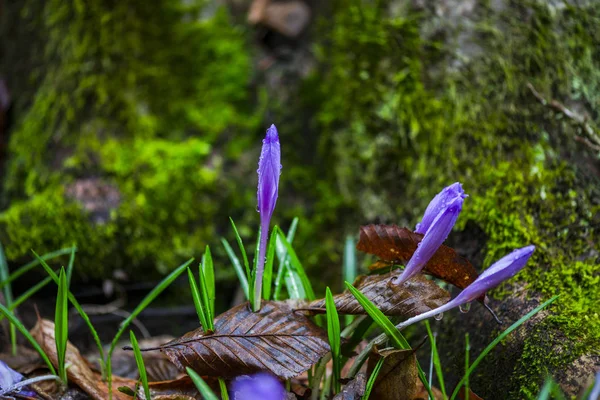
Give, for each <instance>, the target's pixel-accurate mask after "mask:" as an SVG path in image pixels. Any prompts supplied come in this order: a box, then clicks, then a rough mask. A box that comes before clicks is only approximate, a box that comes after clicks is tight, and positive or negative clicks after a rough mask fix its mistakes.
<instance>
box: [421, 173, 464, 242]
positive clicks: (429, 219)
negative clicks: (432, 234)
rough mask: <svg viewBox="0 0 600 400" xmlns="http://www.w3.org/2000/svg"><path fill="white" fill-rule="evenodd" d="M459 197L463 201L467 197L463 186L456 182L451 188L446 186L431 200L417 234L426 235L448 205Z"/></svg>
mask: <svg viewBox="0 0 600 400" xmlns="http://www.w3.org/2000/svg"><path fill="white" fill-rule="evenodd" d="M457 197H460V198H462V199H465V198H466V197H467V195H466V194H465V192H464V190H463V188H462V184H461V183H459V182H455V183H453V184H452V185H450V186H446V187H445V188H444V189H443V190H442V191H441V192H439V193H438V194H437V195H436V196H435V197H434V198H433V200H431V202H429V205H428V206H427V209H426V210H425V214H424V215H423V219H422V220H421V222H420V223H418V224H417V226H416V228H415V232H417V233H421V234H425V232H427V230H428V229H429V227H430V226H431V224H432V223H433V221H434V220H435V218H436V217H437V216H438V215H439V213H440V212H441V211H442V210H443V209H444V208H446V206H447V203H448V202H450V201H452V200H454V199H456V198H457Z"/></svg>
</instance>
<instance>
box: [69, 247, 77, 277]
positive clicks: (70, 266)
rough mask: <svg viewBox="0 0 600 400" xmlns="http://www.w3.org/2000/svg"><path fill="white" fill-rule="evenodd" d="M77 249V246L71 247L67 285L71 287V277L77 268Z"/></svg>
mask: <svg viewBox="0 0 600 400" xmlns="http://www.w3.org/2000/svg"><path fill="white" fill-rule="evenodd" d="M75 249H76V247H75V246H73V247H71V255H70V256H69V264H68V266H67V283H68V284H69V287H70V286H71V276H73V267H74V266H75Z"/></svg>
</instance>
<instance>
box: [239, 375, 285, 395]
mask: <svg viewBox="0 0 600 400" xmlns="http://www.w3.org/2000/svg"><path fill="white" fill-rule="evenodd" d="M231 398H232V400H284V399H285V398H286V391H285V389H284V387H283V385H282V384H281V382H280V381H279V379H277V378H275V377H274V376H273V375H270V374H267V373H258V374H256V375H242V376H238V377H237V378H235V379H234V380H233V382H232V384H231Z"/></svg>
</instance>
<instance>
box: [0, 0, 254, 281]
mask: <svg viewBox="0 0 600 400" xmlns="http://www.w3.org/2000/svg"><path fill="white" fill-rule="evenodd" d="M208 3H209V2H206V1H202V0H199V1H191V2H189V1H185V2H184V1H181V2H178V1H156V2H152V3H151V4H149V3H147V2H144V1H137V0H128V1H122V2H119V3H118V4H112V3H107V2H105V1H101V0H99V1H92V2H85V4H84V2H78V1H75V2H68V3H65V2H61V1H47V2H39V1H35V0H30V1H24V2H18V3H11V4H6V5H5V6H4V7H5V9H4V10H3V12H4V14H3V16H2V17H3V24H2V25H3V35H2V37H3V38H4V39H3V40H4V43H3V50H4V52H3V53H4V54H3V58H2V65H1V67H0V71H2V73H3V74H5V75H6V76H7V78H8V81H9V83H10V90H11V92H12V93H13V97H14V98H15V103H14V107H13V108H14V115H15V116H16V120H15V121H14V124H13V126H12V130H11V131H10V143H9V153H10V157H9V158H8V160H7V161H6V163H5V164H4V166H3V167H4V170H5V171H6V173H5V176H4V178H3V192H2V193H3V195H2V203H3V208H4V209H3V211H2V212H1V213H0V239H1V240H2V243H3V245H4V246H5V249H6V253H7V256H8V258H9V260H10V261H12V262H17V261H22V260H28V259H30V258H31V257H32V255H31V252H30V250H31V249H34V250H35V251H36V252H38V253H43V252H47V251H51V250H55V249H57V248H60V247H63V246H68V245H70V244H71V243H76V244H77V245H78V248H79V257H78V260H79V262H78V268H77V272H76V273H78V274H79V275H80V276H84V277H86V278H105V277H108V276H110V275H111V272H112V271H114V270H115V269H124V270H126V271H127V272H128V273H131V274H133V275H135V274H136V273H138V272H139V271H142V270H144V271H145V274H146V275H145V276H146V277H150V276H152V275H155V276H158V275H159V273H165V272H166V271H168V270H170V269H172V268H174V267H176V266H177V265H178V264H179V263H181V262H183V261H185V260H187V259H188V258H190V257H192V256H198V255H199V254H201V252H202V251H203V249H204V247H205V245H206V244H208V243H210V244H213V243H214V244H216V243H217V241H216V240H215V239H214V236H215V223H216V221H215V216H216V215H217V213H219V215H227V212H226V211H224V210H227V208H228V205H231V204H232V203H235V201H237V200H236V199H234V198H232V197H233V196H232V191H231V190H230V189H229V185H230V184H229V183H228V182H227V181H225V180H224V179H223V178H222V167H223V160H224V159H225V155H224V154H227V156H231V155H233V156H234V157H235V156H236V155H238V154H239V153H240V151H241V149H243V148H244V146H245V145H248V143H249V139H250V136H254V135H247V134H246V133H244V135H241V133H242V132H247V131H250V132H251V133H252V134H254V133H255V132H257V133H258V131H257V128H258V124H259V122H260V121H261V105H260V104H261V101H260V100H256V101H254V99H252V92H251V90H250V86H249V84H250V80H251V72H252V68H251V57H250V56H251V55H250V52H249V48H248V45H247V43H246V40H245V38H244V35H243V30H242V29H241V28H240V27H238V26H235V25H234V24H233V23H232V22H231V21H230V18H229V16H228V13H227V10H226V9H225V8H223V7H214V4H208ZM13 42H14V43H18V44H19V45H18V46H13V45H12V43H13ZM17 66H18V67H17ZM257 136H258V135H257ZM233 139H237V140H233ZM257 142H258V141H257ZM240 179H241V178H240ZM249 189H250V190H252V189H251V188H249ZM103 196H104V197H103ZM102 199H104V200H102ZM99 203H102V204H99ZM220 224H222V225H225V224H227V220H226V218H225V219H224V220H223V221H221V222H220ZM225 275H232V274H229V273H226V274H225Z"/></svg>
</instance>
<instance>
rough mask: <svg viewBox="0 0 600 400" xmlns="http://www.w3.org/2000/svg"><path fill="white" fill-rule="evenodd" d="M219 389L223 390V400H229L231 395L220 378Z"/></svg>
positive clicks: (223, 380)
mask: <svg viewBox="0 0 600 400" xmlns="http://www.w3.org/2000/svg"><path fill="white" fill-rule="evenodd" d="M219 389H221V400H229V393H227V386H226V385H225V379H223V378H219Z"/></svg>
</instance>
